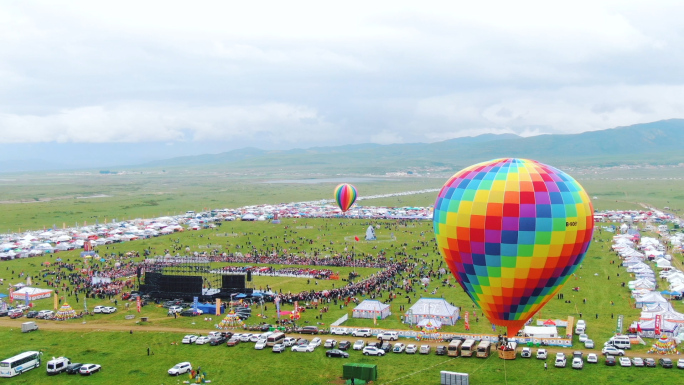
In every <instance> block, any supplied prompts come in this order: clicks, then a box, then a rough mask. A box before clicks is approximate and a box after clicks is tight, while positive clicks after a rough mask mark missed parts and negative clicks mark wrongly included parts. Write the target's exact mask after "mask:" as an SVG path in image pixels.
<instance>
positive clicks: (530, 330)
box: [523, 326, 558, 338]
mask: <svg viewBox="0 0 684 385" xmlns="http://www.w3.org/2000/svg"><path fill="white" fill-rule="evenodd" d="M523 333H525V336H526V337H536V338H558V329H557V328H556V327H555V326H525V328H524V329H523Z"/></svg>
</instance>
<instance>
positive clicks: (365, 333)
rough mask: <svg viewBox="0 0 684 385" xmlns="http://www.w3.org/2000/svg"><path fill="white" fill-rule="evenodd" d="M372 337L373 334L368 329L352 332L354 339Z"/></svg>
mask: <svg viewBox="0 0 684 385" xmlns="http://www.w3.org/2000/svg"><path fill="white" fill-rule="evenodd" d="M372 335H373V333H371V330H370V329H357V330H354V331H353V332H352V336H354V337H370V336H372Z"/></svg>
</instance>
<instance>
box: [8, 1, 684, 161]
mask: <svg viewBox="0 0 684 385" xmlns="http://www.w3.org/2000/svg"><path fill="white" fill-rule="evenodd" d="M558 3H561V2H554V1H515V2H511V1H478V2H473V1H468V2H466V1H442V2H431V1H420V2H416V1H409V2H401V1H396V0H395V1H387V2H383V1H359V2H356V1H345V2H339V3H335V2H326V1H310V2H300V1H273V2H270V1H255V2H235V1H215V2H214V1H196V2H188V1H168V0H166V1H116V2H109V1H75V0H71V1H67V2H58V3H57V2H52V1H45V2H41V1H31V2H27V1H3V2H2V3H0V52H2V54H1V55H0V84H1V87H0V143H2V144H3V148H5V150H7V149H18V150H17V151H19V150H21V151H24V150H25V149H26V148H34V149H39V148H40V149H45V148H47V147H48V146H50V145H53V144H55V143H59V144H62V148H78V146H83V145H86V146H91V147H92V148H102V147H103V146H112V147H111V148H116V149H123V148H142V147H141V146H143V147H144V146H147V147H149V148H155V149H161V150H163V149H164V148H167V149H170V150H169V154H185V153H198V152H220V151H226V150H230V149H235V148H242V147H246V146H256V147H260V148H265V149H271V148H284V149H286V148H295V147H311V146H325V145H337V144H346V143H367V142H374V143H382V144H385V143H405V142H433V141H439V140H444V139H449V138H454V137H460V136H472V135H478V134H482V133H517V134H520V135H526V136H527V135H536V134H541V133H578V132H583V131H588V130H598V129H605V128H612V127H616V126H624V125H631V124H635V123H643V122H650V121H655V120H660V119H669V118H681V117H684V50H683V49H682V48H683V46H684V33H683V32H684V24H683V23H682V22H681V15H683V14H684V3H683V2H681V1H672V2H667V1H658V2H657V3H654V2H653V1H648V2H647V1H625V0H621V1H606V2H603V1H596V0H594V1H572V2H562V4H558ZM70 146H71V147H70ZM127 146H128V147H127ZM161 150H160V151H161ZM5 153H6V154H7V153H11V151H9V152H8V151H5Z"/></svg>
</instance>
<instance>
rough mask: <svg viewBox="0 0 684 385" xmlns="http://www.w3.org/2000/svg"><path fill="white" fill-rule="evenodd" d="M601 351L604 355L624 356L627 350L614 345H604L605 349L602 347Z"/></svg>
mask: <svg viewBox="0 0 684 385" xmlns="http://www.w3.org/2000/svg"><path fill="white" fill-rule="evenodd" d="M601 353H602V354H604V355H611V356H620V357H622V356H624V355H625V351H624V350H622V349H618V348H616V347H614V346H604V347H603V349H601Z"/></svg>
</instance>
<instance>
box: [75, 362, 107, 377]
mask: <svg viewBox="0 0 684 385" xmlns="http://www.w3.org/2000/svg"><path fill="white" fill-rule="evenodd" d="M100 369H102V367H101V366H100V365H98V364H83V366H81V368H80V369H78V372H79V373H80V374H81V375H82V376H89V375H91V374H93V373H95V372H99V371H100Z"/></svg>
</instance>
